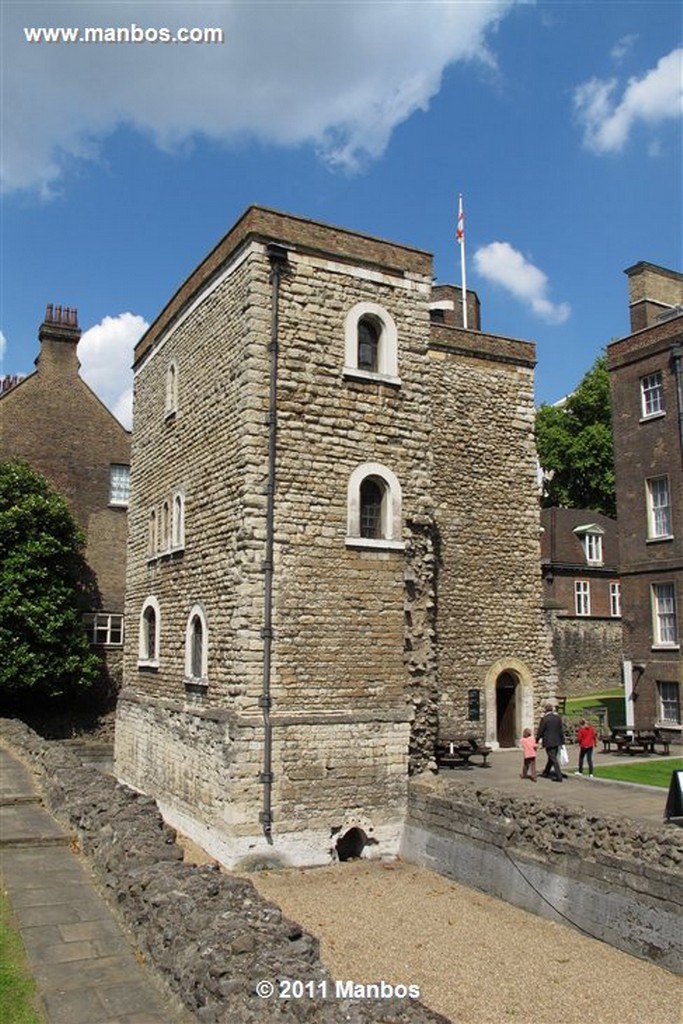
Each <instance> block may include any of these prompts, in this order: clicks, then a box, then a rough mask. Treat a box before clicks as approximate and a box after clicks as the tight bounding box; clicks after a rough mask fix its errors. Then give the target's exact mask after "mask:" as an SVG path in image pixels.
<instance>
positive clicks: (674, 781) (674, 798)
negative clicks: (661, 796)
mask: <svg viewBox="0 0 683 1024" xmlns="http://www.w3.org/2000/svg"><path fill="white" fill-rule="evenodd" d="M664 817H665V818H666V820H667V821H668V820H669V818H683V771H678V770H677V771H675V772H672V773H671V784H670V785H669V795H668V797H667V798H666V810H665V811H664Z"/></svg>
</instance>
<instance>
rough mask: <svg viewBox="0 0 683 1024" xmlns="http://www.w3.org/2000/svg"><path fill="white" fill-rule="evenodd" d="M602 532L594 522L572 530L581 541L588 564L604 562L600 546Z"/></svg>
mask: <svg viewBox="0 0 683 1024" xmlns="http://www.w3.org/2000/svg"><path fill="white" fill-rule="evenodd" d="M604 532H605V531H604V530H603V528H602V527H601V526H597V525H596V524H595V523H588V524H586V525H585V526H577V527H576V528H575V530H574V533H575V534H576V535H577V537H578V538H579V540H580V541H581V545H582V547H583V553H584V555H585V556H586V562H587V563H588V565H602V564H603V563H604V560H605V559H604V555H603V546H602V538H603V534H604Z"/></svg>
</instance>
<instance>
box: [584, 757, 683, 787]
mask: <svg viewBox="0 0 683 1024" xmlns="http://www.w3.org/2000/svg"><path fill="white" fill-rule="evenodd" d="M673 771H683V757H667V758H656V759H655V758H653V759H652V760H650V761H639V762H638V763H637V764H610V765H601V766H600V767H598V766H596V768H595V774H596V776H597V777H598V778H599V779H618V780H619V781H620V782H638V783H639V784H640V785H642V786H661V787H662V789H668V788H669V785H670V783H671V773H672V772H673Z"/></svg>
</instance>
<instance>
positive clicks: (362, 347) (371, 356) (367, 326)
mask: <svg viewBox="0 0 683 1024" xmlns="http://www.w3.org/2000/svg"><path fill="white" fill-rule="evenodd" d="M381 330H382V328H381V325H380V324H379V323H378V322H377V320H375V319H374V317H370V316H363V317H361V318H360V320H359V321H358V369H359V370H369V371H370V372H371V373H377V368H378V357H379V341H380V336H381Z"/></svg>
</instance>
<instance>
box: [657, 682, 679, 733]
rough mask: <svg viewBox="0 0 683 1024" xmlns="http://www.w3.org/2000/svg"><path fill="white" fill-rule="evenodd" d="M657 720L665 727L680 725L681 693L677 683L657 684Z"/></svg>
mask: <svg viewBox="0 0 683 1024" xmlns="http://www.w3.org/2000/svg"><path fill="white" fill-rule="evenodd" d="M657 693H658V696H659V720H660V722H661V723H662V725H663V724H664V723H666V724H667V725H680V724H681V691H680V688H679V685H678V683H673V682H666V681H662V682H658V683H657Z"/></svg>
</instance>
